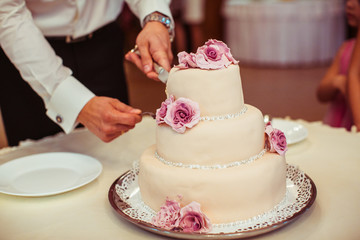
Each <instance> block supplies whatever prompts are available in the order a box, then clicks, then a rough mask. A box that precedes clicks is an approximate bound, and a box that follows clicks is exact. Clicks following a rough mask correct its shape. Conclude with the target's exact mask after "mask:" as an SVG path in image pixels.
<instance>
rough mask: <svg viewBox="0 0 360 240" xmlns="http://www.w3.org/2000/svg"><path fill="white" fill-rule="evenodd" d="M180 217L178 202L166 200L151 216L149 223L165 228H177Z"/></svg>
mask: <svg viewBox="0 0 360 240" xmlns="http://www.w3.org/2000/svg"><path fill="white" fill-rule="evenodd" d="M179 217H180V204H179V203H178V202H176V201H171V200H166V202H165V204H164V205H163V206H161V208H160V211H159V212H158V213H157V214H156V216H155V217H153V218H152V220H151V223H152V224H154V225H155V226H158V227H161V228H164V229H166V230H173V229H175V228H177V226H178V223H177V220H178V218H179Z"/></svg>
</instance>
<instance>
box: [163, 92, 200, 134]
mask: <svg viewBox="0 0 360 240" xmlns="http://www.w3.org/2000/svg"><path fill="white" fill-rule="evenodd" d="M164 121H165V123H167V124H168V125H169V126H171V127H172V128H173V129H174V130H175V131H176V132H178V133H184V132H185V130H186V128H192V127H193V126H195V125H196V124H197V123H198V122H199V121H200V108H199V104H198V103H197V102H194V101H191V100H190V99H187V98H182V97H181V98H179V99H177V100H175V102H173V103H171V104H169V105H168V106H167V113H166V116H165V118H164Z"/></svg>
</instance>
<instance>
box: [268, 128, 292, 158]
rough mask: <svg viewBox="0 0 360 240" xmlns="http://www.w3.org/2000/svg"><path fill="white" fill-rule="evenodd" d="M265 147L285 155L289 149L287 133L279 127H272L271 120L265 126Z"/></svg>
mask: <svg viewBox="0 0 360 240" xmlns="http://www.w3.org/2000/svg"><path fill="white" fill-rule="evenodd" d="M265 133H266V134H265V147H266V149H268V150H269V151H270V152H277V153H278V154H280V155H285V153H286V151H287V150H288V149H287V143H286V137H285V134H284V133H283V132H282V131H280V130H279V129H275V128H273V127H272V125H271V122H268V123H267V124H266V126H265Z"/></svg>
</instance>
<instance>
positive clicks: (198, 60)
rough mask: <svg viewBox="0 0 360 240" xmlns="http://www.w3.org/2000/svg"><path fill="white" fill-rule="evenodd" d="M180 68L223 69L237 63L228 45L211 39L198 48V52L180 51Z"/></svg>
mask: <svg viewBox="0 0 360 240" xmlns="http://www.w3.org/2000/svg"><path fill="white" fill-rule="evenodd" d="M178 58H179V65H178V67H180V68H196V67H197V68H201V69H221V68H225V67H228V66H229V65H230V64H237V63H238V61H236V60H235V59H234V58H233V56H232V55H231V53H230V49H229V48H228V47H227V45H226V44H225V43H224V42H222V41H218V40H214V39H210V40H209V41H207V42H206V43H205V45H204V46H201V47H199V48H198V49H197V51H196V53H195V54H194V53H190V54H188V53H186V52H180V53H179V54H178Z"/></svg>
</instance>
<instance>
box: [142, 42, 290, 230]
mask: <svg viewBox="0 0 360 240" xmlns="http://www.w3.org/2000/svg"><path fill="white" fill-rule="evenodd" d="M178 57H179V65H177V66H175V67H174V68H172V69H171V71H170V74H169V79H168V81H167V84H166V94H167V99H166V100H165V101H164V102H163V103H162V105H161V107H160V108H159V109H158V110H157V114H156V122H157V124H158V125H157V128H156V144H155V145H153V146H151V147H149V148H148V149H147V150H146V151H145V152H144V153H143V155H142V157H141V160H140V165H139V166H140V170H139V178H138V181H139V187H140V192H141V198H142V200H143V201H144V203H145V204H146V205H148V206H149V207H150V208H152V209H153V210H155V211H157V212H158V215H157V216H156V217H155V218H154V219H153V223H154V224H155V225H157V226H159V227H163V228H166V229H170V230H173V229H175V230H183V231H199V232H201V231H208V230H209V229H210V228H211V223H229V222H234V221H238V220H245V219H249V218H251V217H254V216H256V215H259V214H262V213H264V212H266V211H269V210H270V209H272V208H273V207H274V206H275V205H277V204H279V203H280V202H281V200H282V199H283V198H284V196H285V192H286V161H285V152H286V150H287V147H286V139H285V136H284V134H283V133H282V132H281V131H279V130H277V129H274V128H272V126H271V124H265V123H264V119H263V115H262V113H261V111H260V110H259V109H257V108H256V107H254V106H251V105H248V104H245V103H244V97H243V91H242V84H241V77H240V69H239V66H238V62H237V61H236V60H235V59H234V58H233V57H232V55H231V53H230V50H229V48H228V47H227V46H226V44H225V43H223V42H221V41H217V40H209V41H208V42H206V43H205V45H204V46H202V47H199V48H198V50H197V52H196V53H190V54H189V53H186V52H181V53H179V54H178ZM189 217H190V218H189ZM189 221H190V222H189ZM191 221H193V222H191ZM194 221H195V223H196V224H197V225H196V224H195V225H196V228H198V229H194V225H192V226H191V227H189V225H191V224H194ZM189 229H190V230H189Z"/></svg>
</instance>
